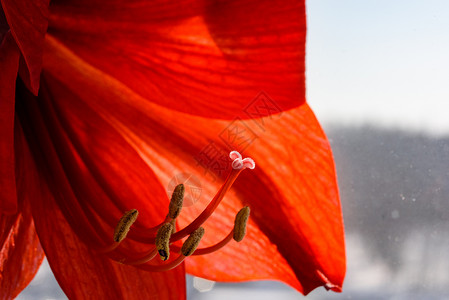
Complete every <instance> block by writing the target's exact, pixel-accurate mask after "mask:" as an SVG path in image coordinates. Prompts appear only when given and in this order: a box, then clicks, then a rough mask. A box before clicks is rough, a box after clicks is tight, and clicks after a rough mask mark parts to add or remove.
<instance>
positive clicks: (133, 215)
mask: <svg viewBox="0 0 449 300" xmlns="http://www.w3.org/2000/svg"><path fill="white" fill-rule="evenodd" d="M138 215H139V212H138V211H137V209H131V210H130V211H127V212H126V213H125V214H124V215H123V217H121V218H120V221H119V222H118V224H117V226H116V227H115V231H114V241H115V242H117V243H120V242H121V241H123V240H124V239H125V237H126V235H127V234H128V232H129V229H130V228H131V225H132V224H133V223H134V222H135V221H136V220H137V216H138Z"/></svg>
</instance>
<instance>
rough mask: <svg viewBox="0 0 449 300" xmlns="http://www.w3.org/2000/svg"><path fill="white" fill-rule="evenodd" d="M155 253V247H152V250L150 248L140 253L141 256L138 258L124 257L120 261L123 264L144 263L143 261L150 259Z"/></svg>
mask: <svg viewBox="0 0 449 300" xmlns="http://www.w3.org/2000/svg"><path fill="white" fill-rule="evenodd" d="M157 253H158V251H157V248H154V249H153V250H150V251H148V252H147V253H146V254H144V255H142V257H140V258H137V259H131V258H126V259H124V260H121V261H120V263H122V264H124V265H140V264H144V263H146V262H148V261H150V260H152V259H153V258H154V257H155V256H156V254H157Z"/></svg>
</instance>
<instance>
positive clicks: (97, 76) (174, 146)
mask: <svg viewBox="0 0 449 300" xmlns="http://www.w3.org/2000/svg"><path fill="white" fill-rule="evenodd" d="M48 42H49V43H48V46H49V49H51V50H52V51H51V53H52V55H51V56H48V57H47V59H46V69H47V70H48V71H49V74H52V76H55V77H57V78H58V80H60V82H61V83H62V84H63V85H65V86H66V87H67V88H68V89H70V90H71V91H72V92H73V93H74V94H76V95H77V97H78V98H77V99H78V100H79V102H84V103H85V104H86V105H88V106H89V107H90V108H91V109H93V110H94V111H95V112H96V113H97V114H99V115H103V116H107V118H106V119H107V121H108V123H109V124H110V125H111V126H112V127H113V128H114V129H115V130H117V131H118V132H120V133H121V134H122V135H123V137H124V138H125V139H126V140H127V141H128V143H129V145H130V146H131V147H133V148H134V149H135V151H137V152H138V153H139V155H140V156H141V157H142V158H143V159H144V160H145V161H146V162H147V163H148V164H150V165H151V166H152V167H153V168H154V169H155V170H156V175H157V176H158V177H159V180H160V181H161V182H165V183H166V184H167V183H168V182H169V181H170V179H171V178H172V177H173V176H175V175H176V174H179V173H180V172H187V173H190V174H192V175H195V176H196V177H199V178H202V182H203V184H202V198H201V199H200V200H199V201H198V203H196V205H193V206H191V207H187V208H185V209H183V213H182V214H181V217H180V220H179V221H180V225H182V226H185V225H186V224H187V223H188V222H190V221H191V220H192V219H193V217H194V216H195V215H197V214H198V213H199V212H200V211H201V209H202V207H203V206H204V204H205V201H207V199H210V198H211V197H212V196H213V194H214V192H216V191H217V190H218V188H219V185H220V184H221V183H220V181H219V180H218V179H220V178H223V176H225V174H220V171H219V170H216V169H208V170H207V171H210V172H211V173H213V174H214V175H215V176H216V177H215V178H213V177H212V178H211V177H210V176H207V177H204V175H205V174H204V169H202V165H201V163H200V161H199V160H198V156H199V155H201V152H202V150H204V148H205V147H207V146H208V145H213V146H216V147H217V148H218V149H221V150H223V149H226V148H227V147H228V146H235V147H236V148H237V149H239V150H244V148H245V147H246V146H249V147H248V148H247V149H246V150H245V151H246V152H247V153H248V154H249V155H250V156H253V158H254V159H255V161H256V163H257V164H258V166H257V167H256V169H255V170H254V171H252V172H251V173H249V174H243V175H241V176H242V180H241V181H239V182H240V183H237V185H236V188H235V189H234V190H233V191H231V192H230V193H229V195H228V196H226V200H225V201H224V203H222V205H221V206H220V207H219V209H218V210H217V212H216V213H215V214H214V215H213V216H212V217H211V219H210V221H209V222H207V223H206V232H209V233H210V234H206V235H205V237H204V238H203V242H204V245H208V244H212V243H213V242H216V241H217V239H219V238H220V237H221V236H222V235H223V228H226V226H227V227H229V228H230V227H231V226H232V225H230V224H232V222H233V218H234V214H235V213H236V212H237V210H238V209H239V208H240V207H241V206H242V205H243V204H248V203H249V204H250V205H251V207H252V210H253V217H252V219H251V220H252V221H251V222H250V224H249V229H248V231H249V236H248V239H247V240H248V241H247V244H243V246H242V245H240V244H238V245H236V244H230V245H229V246H228V247H226V248H224V249H223V250H220V252H217V253H216V254H212V255H210V256H205V257H204V258H203V257H202V258H192V259H190V260H188V262H187V265H188V268H189V270H191V271H192V272H195V274H201V275H203V276H207V277H209V278H213V279H219V280H249V279H269V278H271V279H278V280H282V281H285V282H287V283H288V284H290V285H292V286H294V287H295V288H297V289H298V290H300V291H302V292H304V293H308V292H310V291H311V290H312V289H313V288H315V287H317V286H320V285H324V286H326V287H328V288H332V289H334V290H337V291H338V290H339V289H340V288H341V285H342V282H343V278H344V273H345V253H344V238H343V224H342V218H341V209H340V204H339V199H338V192H337V186H336V178H335V171H334V165H333V160H332V154H331V151H330V147H329V144H328V142H327V140H326V138H325V135H324V133H323V132H322V130H321V128H320V126H319V124H318V122H317V121H316V119H315V117H314V115H313V113H312V112H311V111H310V109H309V108H308V106H307V105H303V106H301V107H299V108H296V109H293V110H290V111H287V112H283V113H282V114H280V115H273V116H269V117H265V118H264V119H254V120H245V121H242V120H240V119H236V120H234V121H232V122H228V121H224V120H211V119H207V118H201V117H197V116H192V115H188V114H183V113H179V112H176V111H170V110H168V109H166V108H164V107H161V106H158V105H154V104H152V103H150V102H147V101H146V100H145V99H144V98H142V97H140V96H139V95H138V94H136V93H134V92H133V91H132V90H130V89H129V88H127V87H126V86H124V85H123V84H122V83H121V82H119V81H117V80H115V79H114V78H111V77H110V76H108V75H107V74H104V73H102V72H100V71H99V70H98V69H95V68H93V67H92V66H90V65H88V64H86V62H85V61H83V60H81V59H80V58H79V57H77V56H76V55H74V54H73V52H70V51H69V50H67V49H66V48H64V47H63V46H62V45H61V44H59V43H58V42H57V40H55V39H53V38H49V39H48ZM75 67H76V68H75ZM62 100H63V97H60V101H62ZM273 101H274V100H273ZM61 103H62V102H61ZM66 105H67V104H66ZM236 125H238V126H240V129H241V128H246V129H247V131H246V134H248V133H250V135H249V136H244V137H243V138H241V139H237V138H233V139H232V138H231V139H229V138H230V137H232V134H230V133H232V131H233V130H234V129H235V128H233V127H235V126H236ZM228 131H229V132H228ZM242 141H243V142H242ZM249 141H251V142H252V143H249ZM214 180H215V181H214ZM248 187H253V189H248ZM298 199H299V200H298ZM274 226H276V227H274ZM280 232H283V233H284V234H285V235H284V236H283V235H281V234H280ZM245 245H246V246H245ZM249 262H250V263H249ZM240 266H241V267H240Z"/></svg>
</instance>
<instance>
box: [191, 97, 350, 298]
mask: <svg viewBox="0 0 449 300" xmlns="http://www.w3.org/2000/svg"><path fill="white" fill-rule="evenodd" d="M256 122H257V123H258V124H259V125H261V124H262V125H263V126H262V127H260V126H259V128H258V124H256ZM246 125H247V126H248V127H249V128H251V130H253V131H254V132H255V133H256V135H257V136H258V137H259V139H257V140H255V141H254V142H253V144H251V145H250V146H249V147H248V149H247V150H246V151H245V154H246V155H248V156H250V157H252V158H253V159H254V161H255V162H256V169H255V170H252V171H251V172H248V174H243V175H242V178H240V179H239V180H238V182H237V183H236V185H235V187H234V188H235V190H236V194H235V195H232V196H231V197H228V200H227V201H228V202H227V203H228V205H229V207H238V205H242V204H239V203H242V202H243V204H249V205H250V207H251V220H252V222H254V223H255V224H254V225H256V230H255V229H254V228H251V226H250V228H249V229H248V231H249V236H248V237H246V238H245V240H244V241H243V242H242V244H238V245H236V244H234V245H231V246H228V247H227V248H224V249H223V250H222V251H221V252H218V253H216V254H212V255H210V256H209V257H207V256H206V257H200V258H195V259H194V260H190V261H188V263H187V270H188V272H192V273H193V274H196V275H200V276H201V275H202V276H205V277H206V278H210V279H214V280H224V281H235V280H248V279H251V278H254V277H255V276H256V277H258V278H260V279H268V278H272V279H281V280H283V281H285V282H287V283H288V284H290V285H292V286H293V287H295V288H297V289H298V290H300V291H302V292H303V293H304V294H307V293H309V292H310V291H311V290H313V289H314V288H316V287H318V286H322V285H324V286H325V287H326V288H330V289H332V290H334V291H341V287H342V284H343V279H344V275H345V269H346V266H345V248H344V232H343V220H342V215H341V207H340V202H339V197H338V189H337V182H336V176H335V170H334V163H333V158H332V153H331V150H330V146H329V143H328V141H327V139H326V137H325V135H324V133H323V131H322V130H321V128H320V126H319V123H318V122H317V120H316V119H315V116H314V115H313V113H312V111H311V110H310V108H309V107H308V106H307V105H303V106H301V107H300V108H297V109H294V110H291V111H288V112H284V113H283V114H282V115H280V116H276V117H273V118H265V119H264V120H254V121H248V122H246ZM217 143H218V141H217ZM244 156H245V155H244ZM226 218H228V219H231V216H230V215H229V213H227V212H226V211H225V207H223V209H222V210H219V211H217V213H216V215H214V216H213V217H212V218H211V220H210V223H211V224H214V226H213V229H211V231H212V230H213V232H216V233H217V235H219V233H220V231H222V228H223V227H222V226H221V225H220V223H223V222H225V220H226ZM228 222H230V221H229V220H228ZM228 227H229V225H228ZM254 230H255V231H254ZM259 230H260V231H261V232H263V234H265V235H266V236H267V237H268V238H269V240H267V239H266V238H264V237H263V236H262V234H261V232H260V231H259ZM206 232H207V231H206ZM276 248H277V250H278V251H279V253H280V254H281V255H282V256H283V257H284V258H285V261H284V260H283V259H280V257H279V256H278V255H273V252H274V251H276ZM286 263H287V264H288V265H289V266H290V268H291V270H293V272H294V274H295V275H296V278H297V281H296V280H292V278H291V273H290V270H289V269H288V268H286ZM231 264H232V267H229V266H230V265H231ZM267 265H269V266H270V267H268V268H267ZM217 271H218V273H217ZM255 274H257V275H255ZM298 281H299V282H298Z"/></svg>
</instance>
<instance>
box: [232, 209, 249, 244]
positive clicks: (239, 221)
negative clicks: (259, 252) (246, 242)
mask: <svg viewBox="0 0 449 300" xmlns="http://www.w3.org/2000/svg"><path fill="white" fill-rule="evenodd" d="M249 212H250V209H249V207H248V206H245V207H244V208H242V209H241V210H240V211H239V212H238V213H237V215H236V216H235V221H234V236H233V238H234V240H235V241H236V242H240V241H242V240H243V238H244V237H245V234H246V223H247V222H248V218H249Z"/></svg>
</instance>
